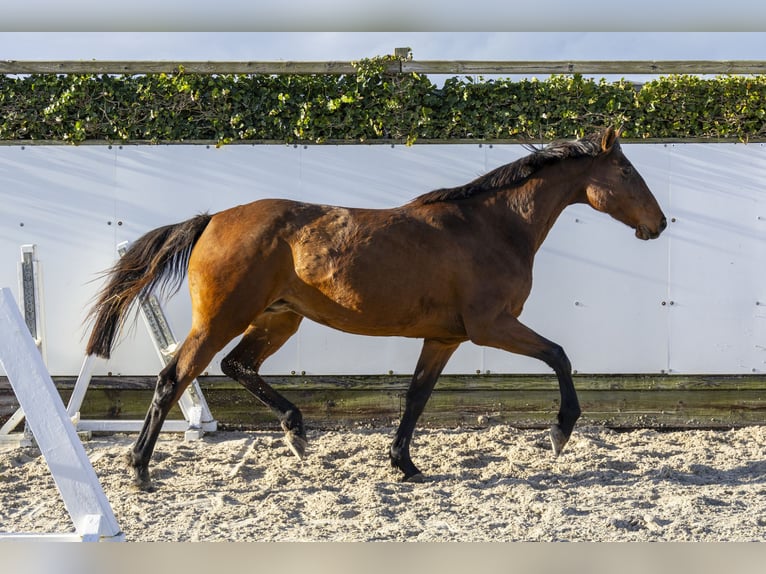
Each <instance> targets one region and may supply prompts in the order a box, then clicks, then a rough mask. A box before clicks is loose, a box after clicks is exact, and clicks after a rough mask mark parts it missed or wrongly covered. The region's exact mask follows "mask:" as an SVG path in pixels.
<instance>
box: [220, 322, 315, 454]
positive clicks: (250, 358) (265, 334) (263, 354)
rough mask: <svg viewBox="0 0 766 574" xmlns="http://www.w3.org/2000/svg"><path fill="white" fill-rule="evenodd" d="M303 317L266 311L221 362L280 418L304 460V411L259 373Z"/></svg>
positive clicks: (287, 435)
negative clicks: (302, 412)
mask: <svg viewBox="0 0 766 574" xmlns="http://www.w3.org/2000/svg"><path fill="white" fill-rule="evenodd" d="M302 320H303V317H302V316H301V315H298V314H297V313H293V312H292V311H275V312H266V313H264V314H262V315H260V316H259V317H258V318H257V319H256V320H255V321H254V322H253V323H252V324H251V325H250V327H248V329H247V330H246V331H245V334H244V335H243V337H242V340H241V341H240V342H239V344H238V345H237V346H236V347H234V349H233V350H232V351H231V352H230V353H229V354H228V355H226V357H224V359H223V360H222V361H221V370H222V371H223V372H224V374H226V375H227V376H228V377H231V378H232V379H234V380H236V381H238V382H239V383H240V384H241V385H242V386H243V387H245V389H247V390H248V391H249V392H250V393H251V394H253V395H254V396H255V397H256V398H257V399H258V400H259V401H261V402H262V403H263V404H264V405H266V406H267V407H269V408H270V409H271V410H272V411H273V412H274V413H275V414H276V415H277V417H278V419H279V422H280V424H281V426H282V430H284V431H285V440H286V441H287V445H288V446H289V447H290V450H292V451H293V453H294V454H295V455H296V456H297V457H299V458H303V456H304V454H305V453H306V444H307V443H306V431H305V428H304V426H303V415H302V414H301V411H300V409H298V407H296V406H295V405H294V404H292V403H291V402H290V401H288V400H287V399H286V398H285V397H283V396H282V395H281V394H279V393H278V392H277V391H275V390H274V389H273V388H272V387H271V386H269V385H268V384H267V383H266V381H264V380H263V378H262V377H261V376H260V375H259V374H258V371H259V370H260V368H261V365H262V364H263V362H264V361H265V360H266V359H267V358H268V357H269V356H271V355H272V354H274V353H275V352H276V351H277V350H278V349H279V348H280V347H281V346H282V345H284V344H285V343H286V342H287V340H288V339H289V338H290V337H292V335H293V334H294V333H295V332H296V331H297V330H298V326H299V325H300V323H301V321H302Z"/></svg>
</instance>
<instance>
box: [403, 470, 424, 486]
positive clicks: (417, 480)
mask: <svg viewBox="0 0 766 574" xmlns="http://www.w3.org/2000/svg"><path fill="white" fill-rule="evenodd" d="M425 481H426V477H425V476H423V473H422V472H418V473H417V474H413V475H412V476H405V477H404V478H402V482H414V483H417V484H421V483H423V482H425Z"/></svg>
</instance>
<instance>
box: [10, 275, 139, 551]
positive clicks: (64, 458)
mask: <svg viewBox="0 0 766 574" xmlns="http://www.w3.org/2000/svg"><path fill="white" fill-rule="evenodd" d="M0 364H1V365H2V367H3V369H4V370H5V373H6V375H7V376H8V380H9V381H10V383H11V387H12V388H13V392H14V393H15V394H16V398H17V399H18V401H19V403H20V404H21V407H22V409H24V414H25V415H26V419H27V422H28V423H29V427H30V429H31V430H32V434H33V435H34V438H35V440H36V442H37V444H38V446H39V447H40V452H41V453H42V455H43V457H44V458H45V461H46V463H47V464H48V468H49V469H50V471H51V475H52V476H53V480H54V482H55V483H56V487H57V488H58V490H59V492H60V493H61V497H62V498H63V500H64V506H65V507H66V509H67V512H68V513H69V515H70V516H71V518H72V522H73V523H74V527H75V530H76V532H77V537H79V539H80V540H89V541H90V540H112V541H122V540H124V535H123V534H122V532H121V530H120V527H119V525H118V524H117V520H116V519H115V517H114V514H113V512H112V507H111V505H110V504H109V501H108V500H107V498H106V495H105V494H104V491H103V489H102V488H101V483H100V482H99V480H98V477H97V476H96V472H95V471H94V470H93V466H92V465H91V464H90V460H89V459H88V455H87V453H86V452H85V449H84V448H83V446H82V443H81V442H80V440H79V438H78V437H77V432H76V431H75V428H74V426H73V425H72V421H71V420H70V419H69V416H68V415H67V413H66V410H65V409H64V403H63V402H62V401H61V396H60V395H59V393H58V391H57V390H56V387H55V385H54V384H53V380H52V379H51V377H50V375H49V374H48V371H47V369H46V368H45V365H44V364H43V360H42V357H41V356H40V353H39V351H38V350H37V347H36V345H35V342H34V341H33V340H32V337H31V335H30V333H29V329H28V328H27V325H26V323H25V322H24V319H23V318H22V316H21V314H20V313H19V309H18V307H17V305H16V303H15V301H14V299H13V296H12V295H11V292H10V290H9V289H7V288H0ZM32 536H35V535H20V534H3V535H0V539H9V538H29V537H32ZM57 537H59V538H64V539H67V538H68V535H57ZM72 539H77V538H76V537H74V538H72Z"/></svg>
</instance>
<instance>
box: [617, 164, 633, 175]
mask: <svg viewBox="0 0 766 574" xmlns="http://www.w3.org/2000/svg"><path fill="white" fill-rule="evenodd" d="M620 171H622V175H624V176H625V177H630V176H631V175H632V174H633V168H632V167H630V166H625V167H623V168H622V169H621V170H620Z"/></svg>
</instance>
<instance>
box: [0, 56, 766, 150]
mask: <svg viewBox="0 0 766 574" xmlns="http://www.w3.org/2000/svg"><path fill="white" fill-rule="evenodd" d="M389 60H390V57H382V58H373V59H369V60H362V61H360V62H357V63H356V64H355V66H356V68H357V74H355V75H341V76H335V75H312V76H300V75H236V76H233V75H215V76H210V75H198V74H187V73H184V72H183V70H179V72H178V73H176V74H154V75H141V76H110V75H53V74H45V75H30V76H22V77H14V76H0V140H5V141H13V142H19V143H24V142H28V141H33V140H34V141H44V142H71V143H81V142H84V141H101V142H128V141H130V142H153V143H159V142H182V141H213V142H217V143H219V144H224V143H230V142H237V141H252V142H256V141H280V142H316V143H322V142H334V141H339V142H363V141H371V140H381V139H383V140H391V141H396V142H406V143H408V144H409V143H412V142H414V141H415V140H418V139H420V140H479V141H482V140H483V141H486V140H493V141H496V140H509V141H517V140H521V141H529V140H533V141H539V140H551V139H555V138H560V137H564V138H569V137H572V136H575V135H581V134H583V133H585V132H588V131H590V130H591V129H592V128H594V127H598V126H604V125H607V124H612V125H623V126H624V128H625V137H628V138H637V139H643V138H655V139H659V138H662V139H667V138H681V139H703V140H705V139H710V140H720V139H724V140H737V141H749V140H754V139H764V138H766V77H764V76H716V77H711V78H701V77H697V76H685V75H684V76H667V77H661V78H659V79H656V80H653V81H650V82H648V83H646V84H643V85H642V86H640V87H635V86H634V85H633V84H632V83H630V82H628V81H625V80H621V81H617V82H607V81H606V80H603V79H602V80H593V79H589V78H584V77H582V76H580V75H572V76H569V75H567V76H553V77H551V78H549V79H546V80H534V79H532V80H522V81H512V80H508V79H500V80H478V81H476V80H473V79H471V78H457V77H456V78H451V79H448V80H447V81H446V82H444V84H443V85H442V86H440V87H437V86H436V85H435V84H434V83H433V82H432V81H431V80H430V79H429V78H427V77H425V76H421V75H417V74H414V73H413V74H387V73H385V71H384V68H385V64H386V62H387V61H389Z"/></svg>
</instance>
